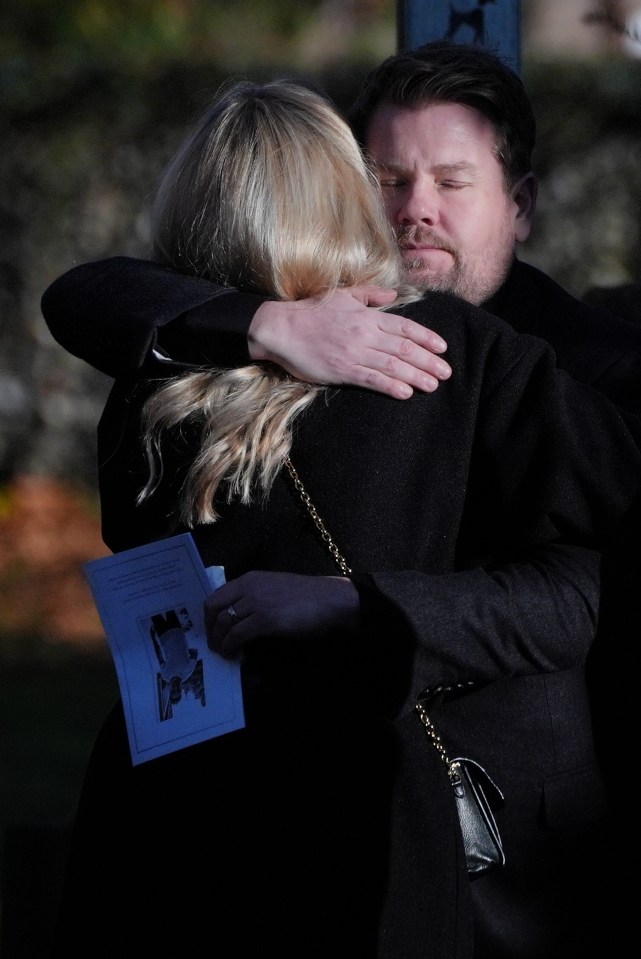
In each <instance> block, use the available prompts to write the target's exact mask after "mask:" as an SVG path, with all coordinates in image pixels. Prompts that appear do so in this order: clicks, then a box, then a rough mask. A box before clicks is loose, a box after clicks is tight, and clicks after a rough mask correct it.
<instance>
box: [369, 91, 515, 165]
mask: <svg viewBox="0 0 641 959" xmlns="http://www.w3.org/2000/svg"><path fill="white" fill-rule="evenodd" d="M495 146H496V128H495V127H494V125H493V124H492V122H491V121H490V120H489V119H488V118H487V117H485V116H484V115H483V114H481V113H480V112H479V111H478V110H475V109H474V108H473V107H467V106H465V105H463V104H459V103H441V102H437V103H427V104H424V105H421V106H416V107H408V106H399V105H397V104H393V103H383V104H381V105H380V106H379V107H377V109H376V110H375V111H374V113H373V114H372V117H371V120H370V123H369V126H368V130H367V148H368V151H369V152H370V153H371V155H372V157H373V159H374V160H375V161H377V162H378V163H381V164H385V165H387V166H397V165H400V166H403V165H404V164H405V161H406V160H407V159H408V157H410V156H412V155H421V154H423V155H427V154H430V155H433V157H434V159H435V162H436V163H438V164H439V165H446V166H448V167H451V168H456V167H458V168H460V169H462V168H463V167H465V166H468V167H469V166H473V165H475V164H476V163H477V162H478V160H479V159H481V158H482V157H483V155H485V156H487V155H492V156H494V154H495Z"/></svg>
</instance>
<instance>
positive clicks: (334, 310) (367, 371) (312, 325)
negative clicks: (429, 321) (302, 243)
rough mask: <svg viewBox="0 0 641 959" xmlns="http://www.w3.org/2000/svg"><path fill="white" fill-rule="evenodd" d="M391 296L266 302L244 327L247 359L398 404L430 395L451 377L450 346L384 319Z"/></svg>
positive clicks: (350, 292)
mask: <svg viewBox="0 0 641 959" xmlns="http://www.w3.org/2000/svg"><path fill="white" fill-rule="evenodd" d="M395 299H396V292H395V290H386V289H382V288H380V287H377V286H361V287H348V288H345V289H342V290H337V291H336V292H335V293H333V294H332V295H331V296H329V297H312V298H310V299H307V300H295V301H293V302H281V301H278V300H269V301H268V302H266V303H263V304H262V305H261V306H260V307H259V309H258V310H257V311H256V314H255V316H254V319H253V320H252V323H251V326H250V327H249V334H248V342H249V353H250V355H251V357H252V359H254V360H270V361H271V362H272V363H277V364H278V365H279V366H282V367H283V368H284V369H286V370H287V371H288V372H289V373H291V374H292V375H294V376H297V377H298V378H299V379H302V380H307V381H308V382H311V383H322V384H339V383H349V384H351V385H353V386H361V387H366V388H367V389H370V390H374V391H376V392H378V393H386V394H387V395H388V396H392V397H394V398H395V399H398V400H405V399H408V398H409V397H410V396H411V395H412V393H413V392H414V390H415V389H417V390H423V391H424V392H426V393H432V392H434V390H435V389H436V388H437V386H438V384H439V382H440V381H441V380H446V379H448V378H449V377H450V375H451V373H452V370H451V367H450V366H449V364H448V363H446V362H445V360H444V359H442V357H440V356H438V355H437V354H439V353H443V352H444V351H445V350H446V349H447V343H446V342H445V341H444V340H443V339H442V338H441V337H440V336H439V335H438V334H437V333H434V332H433V331H432V330H428V329H426V328H425V327H424V326H421V325H420V323H415V322H414V320H409V319H406V318H405V317H402V316H397V315H396V314H394V313H385V312H381V311H380V310H377V309H375V307H377V306H391V304H392V303H393V302H394V300H395Z"/></svg>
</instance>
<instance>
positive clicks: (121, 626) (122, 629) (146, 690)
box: [84, 533, 245, 765]
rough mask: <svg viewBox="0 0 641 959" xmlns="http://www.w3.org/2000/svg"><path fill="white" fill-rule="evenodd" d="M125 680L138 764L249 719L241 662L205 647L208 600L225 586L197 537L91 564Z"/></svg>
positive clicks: (220, 571) (123, 685)
mask: <svg viewBox="0 0 641 959" xmlns="http://www.w3.org/2000/svg"><path fill="white" fill-rule="evenodd" d="M84 570H85V574H86V576H87V579H88V580H89V585H90V587H91V592H92V593H93V598H94V601H95V603H96V608H97V610H98V613H99V615H100V619H101V622H102V625H103V627H104V630H105V633H106V636H107V641H108V643H109V648H110V650H111V655H112V657H113V660H114V664H115V667H116V674H117V677H118V683H119V686H120V693H121V696H122V702H123V707H124V711H125V720H126V723H127V733H128V737H129V746H130V749H131V758H132V762H133V763H134V765H137V764H138V763H142V762H145V761H146V760H148V759H156V758H157V757H158V756H163V755H165V754H166V753H170V752H174V751H175V750H177V749H183V748H184V747H185V746H193V745H195V744H196V743H200V742H202V741H203V740H205V739H211V738H212V737H214V736H221V735H223V734H224V733H229V732H232V731H234V730H236V729H241V728H242V727H243V726H244V725H245V716H244V709H243V698H242V688H241V677H240V663H239V662H238V661H230V660H226V659H223V658H222V656H219V655H218V654H217V653H215V652H213V651H212V650H210V649H209V647H208V646H207V635H206V632H205V618H204V600H205V597H206V596H207V595H208V594H209V593H211V591H212V590H213V589H217V588H218V587H219V586H222V584H223V583H224V582H225V571H224V568H223V567H222V566H210V567H208V568H205V566H204V565H203V562H202V560H201V558H200V554H199V553H198V550H197V548H196V544H195V542H194V540H193V537H192V535H191V533H181V534H179V535H177V536H170V537H168V538H167V539H163V540H156V541H155V542H152V543H149V544H147V545H145V546H138V547H135V548H134V549H128V550H123V551H122V552H120V553H114V554H113V555H112V556H106V557H104V558H102V559H95V560H91V561H90V562H88V563H85V564H84Z"/></svg>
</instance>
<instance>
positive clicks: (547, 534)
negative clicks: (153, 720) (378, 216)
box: [59, 295, 641, 959]
mask: <svg viewBox="0 0 641 959" xmlns="http://www.w3.org/2000/svg"><path fill="white" fill-rule="evenodd" d="M405 312H406V313H407V314H408V315H411V316H412V317H413V318H415V319H418V320H419V321H424V322H426V323H428V324H429V325H430V326H431V327H433V328H434V329H437V330H438V331H439V332H440V333H441V334H442V335H443V336H444V338H445V339H446V340H447V342H448V345H449V348H448V359H449V361H450V363H451V364H452V366H453V369H454V374H453V376H452V378H451V380H449V381H448V382H447V383H446V384H442V385H441V386H440V387H439V389H438V390H437V391H436V393H434V394H430V395H427V394H416V395H415V396H414V397H413V398H412V399H411V400H410V401H407V402H403V403H399V402H397V401H394V400H391V399H389V398H387V397H383V396H380V395H378V394H374V393H371V392H367V391H363V390H358V389H353V388H340V389H329V390H328V391H327V393H326V395H325V398H319V399H317V400H316V401H315V403H314V404H313V406H312V408H311V409H310V410H309V411H308V412H307V413H306V414H305V416H304V418H303V419H302V420H301V422H300V424H299V426H298V428H297V430H296V434H295V438H294V445H293V450H292V459H293V461H294V463H295V465H296V467H297V469H298V471H299V473H300V476H301V479H302V480H303V482H304V484H305V486H306V488H307V490H308V492H309V494H310V495H311V498H312V500H313V502H314V504H315V506H316V507H317V509H318V511H319V513H320V515H321V516H322V517H323V519H324V521H325V523H326V525H327V526H328V528H329V530H330V532H331V534H332V536H333V538H334V540H335V541H336V543H337V544H338V546H339V548H340V549H341V551H342V552H343V553H344V554H345V556H346V558H347V561H348V562H349V564H350V565H351V567H352V568H353V570H354V571H355V581H356V583H357V586H358V588H359V592H360V595H361V601H362V609H363V617H364V618H363V628H362V632H361V635H360V637H359V638H358V640H356V641H355V640H354V639H353V638H349V637H346V636H335V637H333V638H332V640H331V641H325V642H322V643H319V642H316V643H312V642H307V643H303V642H301V643H300V644H298V643H296V644H293V643H290V644H285V643H283V642H280V643H279V642H278V641H276V640H274V641H271V642H270V643H269V644H267V643H260V642H259V643H257V644H256V646H255V648H254V649H253V650H252V651H251V652H250V653H248V655H247V659H246V662H245V665H244V670H245V675H246V690H245V693H246V707H247V718H248V725H247V729H246V730H243V731H241V732H239V733H234V734H231V735H229V736H226V737H223V738H222V739H218V740H213V741H212V742H210V743H206V744H203V745H202V746H199V747H193V748H191V749H188V750H184V751H183V752H181V753H178V754H174V755H173V756H171V757H166V758H164V759H160V760H154V761H152V762H150V763H147V764H143V765H142V766H140V767H137V768H135V769H132V768H131V765H130V762H129V757H128V748H127V745H126V739H125V736H124V728H123V724H122V717H121V715H120V714H119V713H118V712H116V714H115V715H114V716H113V717H112V719H111V720H110V722H109V723H108V724H107V726H106V727H105V730H104V731H103V734H102V735H101V737H100V739H99V741H98V743H97V745H96V750H95V753H94V757H93V759H92V763H91V765H90V769H89V772H88V777H87V782H86V785H85V791H84V794H83V798H82V801H81V805H80V809H79V817H78V827H77V838H76V847H75V851H74V852H73V853H72V858H71V869H70V875H69V890H70V896H69V898H68V899H67V902H68V903H71V907H70V908H71V909H73V911H74V912H76V914H77V909H78V904H79V900H81V901H82V903H81V906H82V910H83V911H84V910H85V909H86V910H88V913H89V915H90V916H94V917H95V919H96V921H97V920H99V919H100V915H101V914H102V913H103V912H104V916H105V917H109V922H110V927H109V929H108V930H107V931H106V932H105V937H106V938H105V942H106V943H109V942H110V941H111V940H112V937H115V938H118V937H119V936H120V935H121V934H122V931H121V930H120V929H119V928H118V924H117V923H118V922H120V920H123V927H124V928H128V927H127V926H126V925H125V921H124V920H125V918H126V919H128V920H129V921H130V927H131V928H133V929H134V930H136V933H135V934H136V935H140V936H141V937H142V936H144V937H149V936H151V937H152V942H154V943H156V942H157V943H158V944H159V945H160V944H161V941H164V940H163V937H167V942H170V943H175V942H177V941H178V939H179V938H180V937H182V936H183V935H184V937H185V939H186V940H187V941H189V939H190V936H191V935H193V927H194V924H197V925H198V928H199V929H200V930H201V932H202V923H203V921H205V922H206V923H207V929H208V930H211V933H212V936H213V937H214V938H213V939H212V948H214V947H215V944H216V937H217V936H218V934H219V933H222V932H224V931H225V930H226V931H228V932H231V931H234V934H235V935H236V936H237V937H238V938H237V939H236V941H237V942H239V943H241V946H240V947H239V951H237V952H234V951H233V950H232V951H227V952H225V953H224V954H225V955H230V956H233V955H239V956H250V955H254V954H257V950H258V949H259V946H262V947H263V948H264V949H265V951H267V948H269V947H273V948H274V949H277V950H278V953H279V955H292V956H293V955H306V956H308V955H316V954H317V955H319V956H320V955H322V956H330V955H331V956H336V955H345V956H348V955H349V956H368V957H377V959H378V957H381V959H382V957H385V959H387V957H393V959H413V957H416V959H419V957H423V956H426V955H427V956H430V957H431V956H449V957H455V956H465V955H469V949H470V940H469V932H470V930H469V925H468V904H469V903H468V896H469V895H470V894H471V895H472V897H474V898H475V899H476V900H477V906H478V905H479V904H480V909H478V911H477V914H476V915H475V936H476V946H475V949H476V952H475V955H487V956H492V959H499V957H501V956H518V957H520V959H527V957H546V959H549V957H550V956H551V955H555V954H557V953H560V952H563V954H564V955H565V956H568V955H576V956H579V955H585V954H587V953H586V950H587V949H588V945H587V944H588V943H589V944H590V946H593V945H594V943H595V942H596V936H597V935H598V930H597V929H596V928H594V926H593V925H592V923H591V918H592V917H593V916H594V917H596V918H598V916H597V913H598V912H599V910H598V909H597V908H596V906H597V905H599V909H600V899H601V897H602V895H603V890H602V889H600V888H599V886H598V883H596V882H595V875H594V871H593V870H592V869H591V868H589V867H590V866H591V864H592V863H593V862H594V857H595V856H597V855H598V842H599V841H600V838H601V829H602V827H603V814H604V801H603V784H602V781H601V777H600V773H599V770H598V766H597V764H596V761H595V755H594V748H593V742H592V737H591V733H590V716H589V703H588V700H587V695H586V689H585V682H584V677H583V666H584V662H585V657H586V655H587V648H588V645H589V639H590V638H591V636H592V633H593V616H594V612H595V605H596V592H597V572H596V568H595V567H594V566H589V564H588V566H587V567H586V565H585V560H586V557H591V556H592V555H593V554H592V552H591V551H593V550H595V549H597V550H598V549H601V548H602V546H603V545H604V543H605V542H606V540H607V537H608V532H609V531H610V530H611V529H612V528H613V526H614V525H615V524H616V522H617V521H618V520H619V519H620V517H621V516H622V515H623V513H624V511H625V509H626V507H627V506H628V505H629V503H630V502H631V500H632V498H633V496H634V495H635V493H636V491H637V490H638V487H639V477H640V475H641V474H640V469H641V465H640V455H639V451H638V445H637V443H636V442H635V441H634V439H633V438H632V436H631V435H630V433H629V432H628V430H627V428H626V426H625V425H624V422H623V420H622V418H621V415H620V414H619V413H618V412H617V411H616V410H615V409H614V407H611V406H610V405H609V404H607V403H606V401H604V400H602V398H601V397H600V396H599V395H598V394H597V393H596V392H594V391H592V390H590V389H588V388H582V387H579V386H578V385H577V384H576V382H575V381H573V380H571V379H570V378H569V377H567V376H566V375H565V374H562V373H559V372H557V370H556V368H555V357H554V354H553V353H552V351H551V350H549V349H548V348H547V347H546V345H545V344H543V343H542V342H540V341H538V340H535V339H533V338H530V337H521V336H517V335H516V334H514V333H513V332H512V330H511V329H510V328H509V327H508V326H507V325H506V324H504V323H502V322H501V321H499V320H496V319H495V318H494V317H491V316H489V315H486V314H484V313H482V312H481V311H479V310H475V309H474V308H472V307H470V306H469V305H467V304H464V303H461V302H460V301H456V300H454V299H452V298H449V297H446V296H440V295H430V296H427V297H426V298H425V299H424V300H423V301H422V302H421V304H416V305H414V306H412V307H408V308H407V309H406V311H405ZM143 395H144V390H141V391H137V390H136V389H135V388H134V389H133V393H132V387H131V384H127V383H125V382H124V381H123V382H119V383H117V384H116V385H115V387H114V391H113V393H112V396H111V397H110V400H109V402H108V404H107V408H106V410H105V413H104V415H103V418H102V420H101V424H100V430H99V438H100V458H101V459H100V484H101V497H102V505H103V531H104V538H105V542H106V543H107V544H108V545H109V546H110V547H111V548H112V549H114V550H119V549H123V548H127V547H129V546H133V545H136V544H138V543H140V542H143V541H145V540H146V539H149V538H153V537H157V536H162V535H166V534H168V533H170V532H174V531H175V527H174V526H173V525H172V520H171V512H172V509H173V506H174V504H175V497H176V490H177V486H178V485H179V483H180V478H181V461H182V459H183V458H184V456H185V455H189V454H188V451H187V450H185V451H181V450H180V449H179V448H177V449H175V450H174V452H175V454H176V460H175V461H172V460H171V455H172V454H171V453H170V452H169V451H168V453H167V455H168V457H169V460H168V465H169V468H168V469H167V475H168V477H169V480H168V482H167V484H166V486H165V487H164V488H163V489H161V491H160V493H159V495H158V498H157V499H155V500H153V501H152V503H151V504H150V506H148V507H145V508H142V509H135V508H134V507H133V496H134V493H135V491H137V489H138V488H139V486H140V480H141V478H142V477H143V476H144V470H143V468H142V464H141V462H140V459H139V456H138V453H137V447H138V438H137V437H138V422H137V410H138V403H139V402H140V399H141V398H142V396H143ZM177 445H178V444H177ZM604 477H607V481H606V482H604ZM194 535H195V538H196V541H197V543H198V546H199V549H200V551H201V553H202V556H203V559H204V561H205V563H206V564H209V563H216V564H222V565H224V566H225V569H226V572H227V577H228V578H232V577H234V576H236V575H238V574H239V573H241V572H243V571H245V570H249V569H274V570H291V571H294V572H302V573H309V574H333V573H335V568H334V566H333V563H332V561H331V558H330V557H329V554H328V552H327V550H326V547H325V546H324V544H323V543H322V542H321V541H320V540H319V538H318V536H317V534H316V531H315V528H314V526H313V524H312V522H311V519H310V517H309V515H308V514H307V513H306V512H305V511H304V510H303V509H302V507H301V505H300V503H299V501H298V499H297V497H296V494H295V491H294V489H293V486H292V484H291V480H290V479H289V477H288V475H287V474H286V473H283V474H282V475H280V476H279V477H278V478H277V480H276V482H275V484H274V488H273V490H272V493H271V495H270V497H269V500H268V502H267V503H266V504H265V505H264V506H263V505H262V504H260V503H257V504H255V505H254V506H252V507H249V508H248V507H239V506H233V507H230V508H226V509H224V515H223V518H222V520H221V521H220V523H218V524H215V525H214V526H210V527H199V528H197V529H196V530H195V531H194ZM586 568H589V569H592V570H593V576H592V578H590V577H589V576H586V574H585V569H586ZM578 571H583V572H582V574H581V576H582V578H581V576H579V574H578ZM575 573H576V575H574V574H575ZM578 581H580V583H581V585H580V587H578V586H577V585H576V584H577V582H578ZM456 683H472V684H473V688H472V689H471V691H467V692H466V693H465V695H463V696H460V697H458V698H448V699H446V700H445V701H444V702H442V703H441V704H440V705H439V706H438V708H436V709H435V710H434V713H433V719H434V721H435V723H436V724H437V728H438V730H439V732H440V734H441V736H442V738H443V740H444V742H445V744H446V746H447V748H448V751H449V753H450V755H465V756H469V757H470V758H472V759H475V760H477V761H478V762H480V763H481V764H482V765H484V766H485V768H486V769H487V770H488V772H489V773H490V774H491V775H492V776H493V778H494V779H495V780H496V781H497V783H498V785H499V786H500V788H501V789H502V790H503V792H504V794H505V800H506V801H505V806H504V808H503V809H501V810H499V812H498V814H497V816H498V822H499V828H500V829H501V832H502V835H503V840H504V847H505V851H506V856H507V863H506V866H505V868H504V869H503V870H500V871H497V872H495V873H493V874H488V876H486V877H482V878H480V879H478V880H476V881H474V882H473V883H472V884H471V885H469V884H468V883H467V881H466V877H465V876H464V875H462V872H461V859H460V837H459V836H458V833H457V828H456V821H455V819H454V815H455V814H454V810H453V804H452V802H451V796H450V795H449V786H448V784H447V778H446V775H445V769H444V767H443V766H442V764H440V763H439V760H438V756H437V755H436V752H435V750H434V749H433V748H432V747H431V746H430V745H429V743H428V742H427V740H426V738H425V736H424V733H423V730H422V727H421V726H420V723H419V722H418V720H417V717H416V716H415V714H414V712H413V705H414V702H415V700H416V697H417V696H418V695H419V694H420V693H421V691H422V690H423V689H424V688H425V687H429V686H433V685H436V684H446V685H451V684H456ZM132 853H133V855H132ZM583 856H585V862H583V861H582V857H583ZM114 860H115V861H116V862H118V863H119V864H120V865H119V867H118V881H117V882H116V883H115V884H114V880H113V879H112V878H111V877H112V876H113V875H114V872H113V868H115V865H114ZM88 861H90V862H91V863H93V865H94V867H96V868H97V870H98V871H99V872H100V873H101V872H102V871H103V870H104V876H105V879H100V877H99V876H98V877H97V876H96V875H95V871H94V872H92V873H91V878H90V879H88V875H89V874H88V872H87V870H88ZM112 866H113V868H112ZM203 867H204V868H205V872H204V876H203V873H202V871H201V870H202V869H203ZM191 870H193V872H191ZM107 876H109V877H110V878H109V879H108V880H106V877H107ZM83 887H84V888H85V889H86V890H87V893H88V898H89V899H90V901H89V902H87V901H85V899H86V898H87V897H83V896H82V895H81V892H82V888H83ZM163 894H164V899H165V900H166V902H167V907H166V908H164V907H163V906H161V908H160V909H159V908H158V902H163ZM154 903H155V907H154V905H153V904H154ZM593 907H594V908H593ZM154 908H155V910H156V911H155V914H154V918H155V919H156V922H157V925H156V926H154V927H153V928H151V926H150V919H149V916H150V914H152V913H153V910H154ZM62 916H63V920H62V934H61V938H60V939H59V943H60V954H62V952H63V951H64V948H65V946H66V945H67V943H68V940H65V931H66V929H65V918H64V917H65V911H64V908H63V913H62ZM141 918H142V919H143V920H144V921H145V926H144V929H141V926H140V922H139V920H140V919H141ZM183 924H184V925H183ZM156 933H157V935H156ZM201 941H202V940H199V942H201ZM112 945H113V942H112ZM105 954H109V953H108V950H107V951H106V952H105Z"/></svg>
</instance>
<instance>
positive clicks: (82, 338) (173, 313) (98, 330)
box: [41, 256, 264, 378]
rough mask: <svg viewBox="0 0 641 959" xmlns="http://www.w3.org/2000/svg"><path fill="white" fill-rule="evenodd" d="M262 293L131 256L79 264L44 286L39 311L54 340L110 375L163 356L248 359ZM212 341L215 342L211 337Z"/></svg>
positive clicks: (224, 361)
mask: <svg viewBox="0 0 641 959" xmlns="http://www.w3.org/2000/svg"><path fill="white" fill-rule="evenodd" d="M263 302H264V298H263V297H260V296H255V295H254V294H251V293H241V292H239V291H237V290H233V289H229V288H226V287H221V286H216V284H214V283H211V282H210V281H209V280H205V279H202V278H201V277H197V276H191V275H188V274H182V273H177V272H175V271H174V270H170V269H167V268H166V267H163V266H160V265H159V264H158V263H153V262H151V261H149V260H141V259H135V258H133V257H123V256H117V257H110V258H108V259H105V260H98V261H94V262H91V263H83V264H81V265H80V266H76V267H74V268H73V269H71V270H68V271H67V272H66V273H63V274H62V276H60V277H58V279H57V280H54V282H53V283H52V284H51V285H50V286H49V287H48V288H47V289H46V290H45V292H44V294H43V296H42V301H41V309H42V314H43V316H44V318H45V321H46V323H47V326H48V327H49V330H50V332H51V334H52V336H53V337H54V339H55V340H56V341H57V342H58V343H59V344H60V345H61V346H63V347H64V348H65V349H66V350H67V351H68V352H69V353H72V354H73V355H74V356H78V357H80V359H82V360H85V361H86V362H87V363H89V364H91V366H94V367H95V368H96V369H98V370H100V371H101V372H102V373H106V374H107V376H112V377H114V378H116V377H119V376H126V375H128V374H130V373H133V372H136V371H137V370H139V369H141V368H142V367H143V366H145V368H146V369H148V370H149V371H150V372H151V373H152V374H153V373H154V367H155V366H156V367H157V366H158V364H162V359H161V357H162V355H163V354H167V355H169V356H170V357H171V358H172V359H174V360H177V361H180V362H183V363H191V364H194V365H199V364H207V365H210V366H211V365H218V366H239V365H242V364H244V363H248V362H250V357H249V352H248V349H247V331H248V329H249V325H250V323H251V321H252V319H253V316H254V313H255V312H256V310H257V309H258V307H259V306H260V305H261V303H263ZM214 333H215V334H216V336H215V346H214V336H213V334H214Z"/></svg>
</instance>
